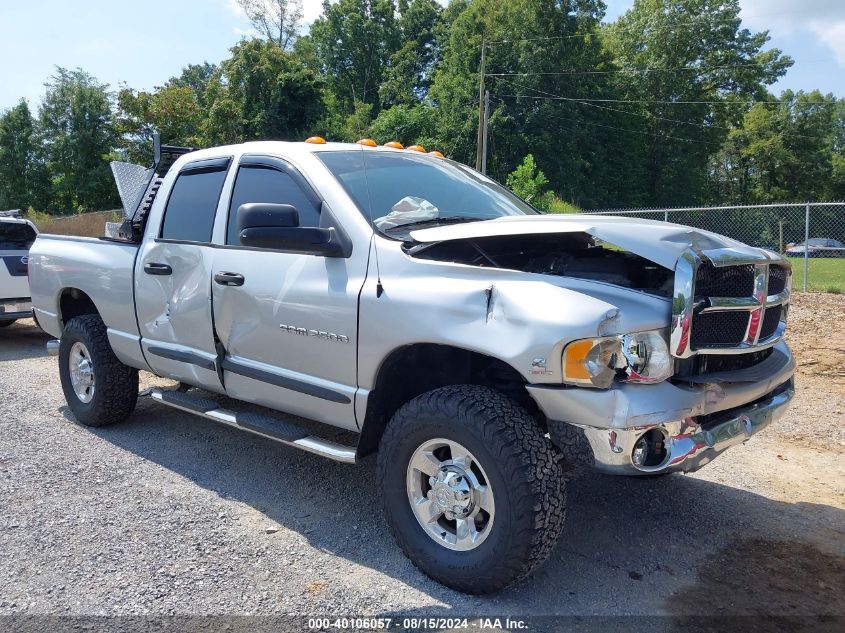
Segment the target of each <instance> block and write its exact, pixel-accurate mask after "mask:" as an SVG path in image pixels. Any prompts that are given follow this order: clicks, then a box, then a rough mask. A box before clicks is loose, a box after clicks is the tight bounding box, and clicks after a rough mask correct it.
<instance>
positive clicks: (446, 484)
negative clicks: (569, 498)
mask: <svg viewBox="0 0 845 633" xmlns="http://www.w3.org/2000/svg"><path fill="white" fill-rule="evenodd" d="M552 451H553V449H552V446H551V444H550V443H549V441H548V440H547V439H546V438H545V437H544V435H543V433H542V431H541V430H540V429H539V428H538V426H537V424H536V422H535V421H534V419H533V418H532V417H531V416H530V415H528V413H527V412H526V411H525V410H524V409H522V408H521V407H519V406H518V405H517V404H516V403H515V402H514V401H513V400H511V399H510V398H508V397H507V396H505V395H503V394H501V393H499V392H497V391H495V390H493V389H489V388H487V387H481V386H476V385H457V386H450V387H443V388H441V389H436V390H434V391H430V392H428V393H425V394H423V395H421V396H418V397H417V398H414V399H413V400H411V401H410V402H408V403H407V404H405V405H404V406H403V407H402V408H401V409H399V411H398V412H397V413H396V414H395V415H394V416H393V419H392V420H391V421H390V423H389V424H388V427H387V429H386V430H385V433H384V436H383V437H382V440H381V446H380V449H379V466H378V470H379V477H380V480H381V486H380V487H381V490H382V491H383V495H382V498H383V502H384V512H385V516H386V518H387V522H388V525H389V526H390V529H391V531H392V533H393V535H394V537H395V539H396V541H397V543H398V544H399V546H400V547H401V548H402V549H403V550H404V552H405V554H406V555H407V556H408V558H410V559H411V561H412V562H413V563H414V564H415V565H416V566H417V567H419V568H420V569H421V570H422V571H423V572H425V573H426V574H428V575H429V576H431V577H432V578H434V579H435V580H437V581H438V582H441V583H443V584H444V585H446V586H448V587H451V588H453V589H457V590H458V591H463V592H466V593H472V594H483V593H491V592H494V591H498V590H500V589H502V588H504V587H506V586H507V585H509V584H511V583H512V582H514V581H516V580H517V579H519V578H521V577H522V576H525V575H526V574H528V573H529V572H530V571H531V570H532V569H534V568H535V567H537V566H538V565H539V564H540V563H542V562H543V561H544V560H545V559H546V557H547V556H548V555H549V553H550V552H551V551H552V549H553V547H554V545H555V543H556V542H557V539H558V536H559V535H560V532H561V528H562V526H563V519H564V511H565V491H564V479H563V476H562V473H561V471H560V468H559V467H558V465H557V463H556V461H555V459H554V455H553V452H552Z"/></svg>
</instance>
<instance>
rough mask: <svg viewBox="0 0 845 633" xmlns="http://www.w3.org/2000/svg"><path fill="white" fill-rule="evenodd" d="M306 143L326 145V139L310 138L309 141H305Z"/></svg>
mask: <svg viewBox="0 0 845 633" xmlns="http://www.w3.org/2000/svg"><path fill="white" fill-rule="evenodd" d="M305 142H306V143H312V144H314V145H325V144H326V139H324V138H323V137H322V136H309V137H308V138H307V139H305Z"/></svg>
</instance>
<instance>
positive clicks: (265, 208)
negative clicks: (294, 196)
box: [237, 202, 299, 233]
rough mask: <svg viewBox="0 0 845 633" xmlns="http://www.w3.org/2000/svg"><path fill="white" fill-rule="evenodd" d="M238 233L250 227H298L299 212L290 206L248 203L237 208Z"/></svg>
mask: <svg viewBox="0 0 845 633" xmlns="http://www.w3.org/2000/svg"><path fill="white" fill-rule="evenodd" d="M237 218H238V233H240V232H241V231H243V230H244V229H247V228H252V227H258V226H261V227H271V226H276V227H294V226H299V211H297V209H296V207H295V206H293V205H292V204H268V203H264V202H250V203H249V204H242V205H241V206H239V207H238V213H237Z"/></svg>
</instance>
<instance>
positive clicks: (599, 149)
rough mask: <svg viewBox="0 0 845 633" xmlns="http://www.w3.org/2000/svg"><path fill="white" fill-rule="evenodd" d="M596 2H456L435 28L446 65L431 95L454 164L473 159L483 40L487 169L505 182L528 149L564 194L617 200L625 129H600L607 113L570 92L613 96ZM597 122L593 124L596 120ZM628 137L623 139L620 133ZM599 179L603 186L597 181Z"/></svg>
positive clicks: (624, 169) (586, 200)
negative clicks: (582, 104)
mask: <svg viewBox="0 0 845 633" xmlns="http://www.w3.org/2000/svg"><path fill="white" fill-rule="evenodd" d="M603 16H604V4H603V3H602V2H601V1H599V0H595V1H592V0H579V1H578V2H561V3H557V2H554V3H553V2H547V1H545V0H513V1H511V2H507V3H503V2H499V1H497V0H475V1H474V2H471V3H469V2H457V3H453V4H451V5H450V6H449V7H448V8H447V9H446V10H445V11H444V13H443V16H442V19H441V23H442V25H443V26H442V27H441V30H438V38H440V42H441V44H440V45H441V47H442V52H441V61H440V62H439V64H438V66H437V68H436V69H435V71H434V74H433V80H432V86H431V90H430V93H429V97H430V99H431V101H432V102H434V103H435V104H436V105H437V106H438V108H439V112H440V121H439V125H438V127H439V129H440V130H441V135H442V137H443V141H444V142H445V143H448V146H449V147H454V151H452V152H450V153H451V154H452V155H453V156H454V157H455V158H456V159H457V160H460V161H463V162H467V163H469V164H475V150H476V133H477V129H478V128H477V125H478V124H477V122H478V73H479V66H480V60H481V50H482V43H484V44H485V51H486V72H487V74H488V76H487V77H486V80H485V82H486V86H487V88H488V89H489V90H490V93H491V97H492V99H491V116H490V124H489V131H490V132H489V139H490V143H489V148H490V151H489V157H488V171H489V172H490V174H491V175H492V176H494V177H496V178H498V179H500V180H504V178H505V177H506V176H507V174H508V173H510V172H511V171H512V170H513V169H514V168H515V167H516V166H517V165H518V164H519V162H520V161H521V160H522V158H523V157H524V156H525V155H526V154H527V153H529V152H530V153H532V154H533V155H534V156H535V157H536V159H537V161H538V162H539V163H540V164H542V165H543V169H544V171H545V173H546V175H547V177H548V178H549V180H550V181H551V184H552V186H553V188H554V189H555V190H556V191H557V192H558V193H559V194H561V195H562V196H563V197H565V198H567V199H570V200H573V201H576V202H578V203H579V204H583V205H585V206H590V205H594V204H600V203H604V202H606V201H607V200H608V199H617V200H618V199H619V198H620V196H621V195H624V194H625V185H626V183H627V184H628V186H629V185H630V182H631V181H635V180H636V178H632V177H629V176H630V174H631V169H632V167H631V165H632V164H635V163H636V161H632V160H631V159H630V156H631V154H630V153H628V156H629V160H628V161H627V162H625V161H623V160H622V159H621V158H620V154H623V155H624V154H626V153H627V152H623V151H621V148H622V146H623V144H622V143H620V139H619V134H618V133H617V132H616V131H611V130H609V129H607V128H603V127H601V125H602V124H604V123H605V122H606V119H607V114H608V113H607V112H605V111H602V110H599V109H591V108H582V107H580V106H579V105H577V104H574V103H569V102H566V101H565V99H566V98H567V97H575V96H578V97H584V96H589V97H593V98H605V97H612V96H614V93H613V88H612V86H611V85H610V80H609V79H608V77H607V76H606V75H602V74H596V71H600V72H601V71H604V70H605V69H607V67H608V64H609V60H608V56H607V54H606V53H605V52H604V51H603V49H602V42H601V37H600V33H599V27H600V22H601V19H602V17H603ZM596 123H598V124H599V125H598V126H596V125H595V124H596ZM623 140H624V139H623ZM596 183H601V184H600V186H596Z"/></svg>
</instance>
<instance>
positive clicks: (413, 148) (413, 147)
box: [407, 145, 425, 153]
mask: <svg viewBox="0 0 845 633" xmlns="http://www.w3.org/2000/svg"><path fill="white" fill-rule="evenodd" d="M407 149H409V150H411V151H412V152H423V153H425V148H424V147H423V146H422V145H409V146H408V147H407Z"/></svg>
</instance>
